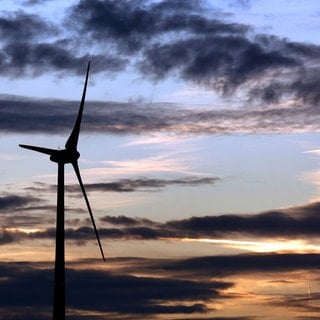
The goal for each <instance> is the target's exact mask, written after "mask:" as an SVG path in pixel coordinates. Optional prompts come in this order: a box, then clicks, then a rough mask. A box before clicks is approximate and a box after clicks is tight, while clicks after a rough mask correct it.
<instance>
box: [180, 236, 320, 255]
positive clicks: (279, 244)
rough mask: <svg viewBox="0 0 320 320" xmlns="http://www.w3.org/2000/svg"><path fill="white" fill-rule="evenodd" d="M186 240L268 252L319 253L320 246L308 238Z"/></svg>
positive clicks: (187, 240)
mask: <svg viewBox="0 0 320 320" xmlns="http://www.w3.org/2000/svg"><path fill="white" fill-rule="evenodd" d="M182 241H184V242H205V243H212V244H220V245H222V246H225V247H228V248H234V249H240V250H246V251H252V252H257V253H267V252H279V253H285V252H295V253H319V252H320V246H319V245H314V244H310V243H309V242H308V241H306V240H302V239H296V240H289V239H277V240H266V241H262V240H261V241H247V240H230V239H193V238H183V239H182Z"/></svg>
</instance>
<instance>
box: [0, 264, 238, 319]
mask: <svg viewBox="0 0 320 320" xmlns="http://www.w3.org/2000/svg"><path fill="white" fill-rule="evenodd" d="M1 275H2V276H3V279H4V280H3V281H1V283H0V292H1V296H2V297H3V298H2V299H1V301H0V307H3V308H6V309H7V310H8V311H10V310H16V312H17V311H20V310H21V311H20V312H24V313H28V311H29V312H31V310H32V312H34V313H35V314H37V312H39V310H40V312H39V313H40V314H39V315H38V317H40V315H41V316H44V315H45V314H46V313H47V314H48V312H50V310H51V304H52V287H53V271H52V270H51V269H45V268H41V269H35V268H32V267H30V266H28V265H24V264H22V265H19V264H6V265H2V266H1ZM66 278H67V283H66V287H67V298H66V301H67V307H68V308H71V309H69V310H70V311H68V312H70V313H71V314H70V316H72V313H73V312H75V313H78V312H77V310H82V311H84V310H85V311H95V312H104V313H111V312H112V313H115V314H122V315H125V314H127V315H130V314H132V315H135V314H140V315H146V317H148V316H150V315H153V314H167V315H170V314H172V315H173V314H177V315H179V314H197V313H203V312H206V311H208V310H209V307H207V306H206V303H207V302H209V301H212V300H214V299H220V298H221V297H222V296H223V290H225V289H228V288H230V287H232V285H233V284H232V283H230V282H224V281H210V282H207V281H206V282H204V281H193V280H180V279H170V278H166V277H164V278H156V277H155V278H153V277H137V276H132V275H117V274H112V273H109V272H105V271H97V270H90V269H88V270H75V269H67V270H66ZM193 301H199V303H194V302H193ZM22 308H26V310H22ZM72 310H74V311H72ZM74 316H75V314H74ZM6 319H7V318H6ZM33 319H38V318H33ZM44 319H47V318H46V317H44Z"/></svg>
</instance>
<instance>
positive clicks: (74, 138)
mask: <svg viewBox="0 0 320 320" xmlns="http://www.w3.org/2000/svg"><path fill="white" fill-rule="evenodd" d="M89 69H90V61H89V62H88V67H87V74H86V80H85V83H84V87H83V92H82V99H81V103H80V107H79V112H78V116H77V119H76V122H75V124H74V127H73V130H72V132H71V134H70V136H69V138H68V140H67V142H66V145H65V147H66V149H74V150H76V149H77V145H78V139H79V132H80V125H81V119H82V111H83V106H84V101H85V99H86V91H87V83H88V77H89Z"/></svg>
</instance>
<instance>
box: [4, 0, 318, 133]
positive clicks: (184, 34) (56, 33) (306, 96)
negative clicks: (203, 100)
mask: <svg viewBox="0 0 320 320" xmlns="http://www.w3.org/2000/svg"><path fill="white" fill-rule="evenodd" d="M238 3H242V4H244V5H248V3H249V2H248V1H240V2H238ZM65 21H66V22H65V23H66V25H67V27H65V28H60V26H55V25H54V22H48V21H46V20H44V19H43V18H42V17H40V16H37V15H30V14H26V13H24V12H22V11H19V12H13V13H2V15H1V16H0V33H1V34H3V37H2V48H1V53H0V73H1V74H2V75H5V76H11V77H18V76H19V77H21V76H36V75H40V74H43V73H44V72H56V71H57V72H59V73H60V74H61V73H62V72H68V74H70V73H73V74H77V75H79V74H83V68H84V66H85V65H86V64H87V61H88V60H92V61H93V63H92V66H93V68H92V71H93V72H94V73H95V72H106V71H108V73H110V72H112V73H117V72H121V71H123V70H124V69H125V68H126V67H127V66H129V65H130V66H135V67H136V68H137V70H138V71H139V72H141V73H142V74H143V75H144V76H146V77H149V78H151V79H154V80H162V79H164V78H166V77H168V76H174V77H176V78H179V79H182V80H184V81H187V82H192V83H196V84H200V85H201V86H203V87H205V88H207V89H208V90H214V91H216V92H220V93H222V95H224V96H228V97H229V96H230V95H233V94H237V93H238V92H240V93H241V95H242V97H243V100H244V101H242V102H247V103H250V105H253V104H257V103H267V104H269V105H270V104H271V105H278V104H280V103H281V102H286V101H288V100H293V101H294V102H295V103H296V104H302V103H303V104H308V105H309V106H310V105H312V106H314V105H316V106H317V105H318V102H319V94H318V90H317V88H318V84H319V76H318V75H319V72H318V69H319V57H320V47H319V46H317V45H314V44H308V43H298V42H294V41H290V40H288V39H284V38H280V37H277V36H274V35H267V34H264V35H261V34H257V33H255V32H254V30H253V28H252V27H250V26H248V25H245V24H239V23H234V22H232V21H230V17H229V20H226V19H225V16H224V15H222V14H221V13H219V12H218V11H217V10H214V8H212V7H210V5H209V2H207V1H179V0H174V1H167V0H164V1H160V2H158V1H156V2H153V1H151V2H150V1H126V0H122V1H111V0H103V1H98V0H94V1H89V0H81V1H79V2H77V3H76V4H75V5H73V6H71V7H70V8H68V9H67V10H66V12H65ZM13 39H14V40H13ZM80 44H81V48H82V49H81V53H80V51H79V45H80ZM93 48H94V53H93ZM21 53H23V54H21ZM142 118H143V116H142V115H140V120H141V119H142ZM135 120H137V119H135ZM161 127H163V126H161Z"/></svg>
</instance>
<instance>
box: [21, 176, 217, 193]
mask: <svg viewBox="0 0 320 320" xmlns="http://www.w3.org/2000/svg"><path fill="white" fill-rule="evenodd" d="M217 181H220V178H217V177H184V178H177V179H153V178H146V177H143V178H137V179H120V180H116V181H113V182H105V183H103V182H102V183H89V184H86V185H85V188H86V191H89V192H90V191H98V192H137V191H148V190H159V189H162V188H165V187H168V186H182V187H183V186H191V187H194V186H199V185H203V184H215V183H216V182H217ZM56 189H57V187H56V185H49V184H45V183H39V182H35V183H34V185H33V186H30V187H26V188H25V190H26V191H31V192H44V191H47V192H56ZM66 190H67V192H70V193H81V189H80V186H79V185H78V184H74V185H67V186H66Z"/></svg>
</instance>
